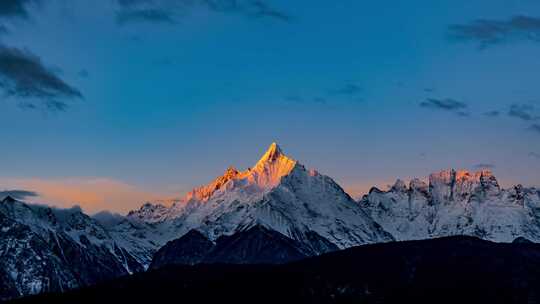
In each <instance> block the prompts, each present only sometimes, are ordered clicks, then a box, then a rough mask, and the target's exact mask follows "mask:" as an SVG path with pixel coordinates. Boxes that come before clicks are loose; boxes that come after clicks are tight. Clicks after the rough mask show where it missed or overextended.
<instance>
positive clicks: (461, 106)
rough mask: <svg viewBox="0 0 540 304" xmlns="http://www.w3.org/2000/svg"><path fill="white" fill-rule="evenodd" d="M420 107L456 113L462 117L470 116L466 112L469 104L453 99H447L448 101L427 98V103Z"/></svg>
mask: <svg viewBox="0 0 540 304" xmlns="http://www.w3.org/2000/svg"><path fill="white" fill-rule="evenodd" d="M420 107H422V108H428V109H435V110H443V111H449V112H454V113H455V114H457V115H459V116H462V117H468V116H470V114H469V113H468V112H467V111H466V109H467V104H465V103H463V102H461V101H457V100H454V99H451V98H446V99H436V98H427V99H426V100H425V101H423V102H421V103H420Z"/></svg>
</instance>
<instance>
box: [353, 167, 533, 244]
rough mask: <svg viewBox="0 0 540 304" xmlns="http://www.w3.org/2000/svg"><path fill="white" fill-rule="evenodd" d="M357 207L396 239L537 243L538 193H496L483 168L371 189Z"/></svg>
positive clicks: (517, 189)
mask: <svg viewBox="0 0 540 304" xmlns="http://www.w3.org/2000/svg"><path fill="white" fill-rule="evenodd" d="M359 203H360V205H361V206H363V207H364V208H365V209H366V210H369V213H370V214H371V216H372V217H373V219H374V220H375V221H377V222H378V223H379V224H380V225H381V226H383V228H384V229H385V230H387V231H388V232H390V233H391V234H392V235H393V236H394V238H395V239H396V240H414V239H427V238H434V237H441V236H451V235H471V236H477V237H480V238H482V239H486V240H492V241H497V242H512V241H513V240H514V239H516V238H518V237H524V238H526V239H529V240H531V241H534V242H540V190H537V189H535V188H524V187H522V186H521V185H518V186H514V187H511V188H509V189H501V187H500V186H499V183H498V182H497V179H496V178H495V176H493V174H492V173H491V172H490V171H487V170H483V171H479V172H472V173H471V172H468V171H463V170H461V171H456V170H445V171H441V172H438V173H433V174H431V175H430V176H429V184H426V183H425V182H423V181H421V180H419V179H413V180H411V182H410V183H409V185H408V186H407V185H406V184H405V183H404V182H403V181H401V180H398V181H397V182H396V183H395V184H394V185H393V186H392V187H391V189H390V190H388V191H381V190H379V189H377V188H372V189H371V191H370V192H369V194H367V195H365V196H364V197H363V198H362V199H361V200H360V202H359Z"/></svg>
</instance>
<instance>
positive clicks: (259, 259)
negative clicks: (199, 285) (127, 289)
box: [150, 225, 338, 269]
mask: <svg viewBox="0 0 540 304" xmlns="http://www.w3.org/2000/svg"><path fill="white" fill-rule="evenodd" d="M309 238H310V241H311V242H312V243H313V244H312V245H306V244H307V242H300V241H297V240H293V239H291V238H289V237H287V236H285V235H283V234H281V233H279V232H276V231H274V230H270V229H267V228H265V227H263V226H259V225H257V226H254V227H251V228H249V229H247V230H245V231H240V232H237V233H235V234H233V235H230V236H221V237H220V238H218V239H217V241H216V242H215V244H214V242H212V241H211V240H210V239H208V238H207V237H206V236H205V235H203V234H202V233H200V232H199V231H197V230H190V231H189V232H188V233H186V234H185V235H183V236H182V237H180V238H178V239H176V240H173V241H170V242H168V243H167V244H166V245H165V246H163V247H161V248H160V249H159V250H158V251H157V252H156V254H155V255H154V258H153V260H152V264H151V265H150V269H157V268H161V267H163V266H167V265H195V264H199V263H205V264H212V263H221V264H280V263H286V262H291V261H296V260H300V259H302V258H305V257H308V256H312V255H314V254H316V252H320V251H321V250H325V251H335V250H337V249H338V248H337V246H335V245H333V244H332V243H329V242H324V241H322V240H321V238H320V237H319V236H318V235H317V234H316V233H311V234H310V235H309ZM315 245H318V246H319V247H317V246H315ZM314 248H315V249H314ZM315 250H316V251H315Z"/></svg>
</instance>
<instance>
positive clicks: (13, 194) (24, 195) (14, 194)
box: [0, 189, 39, 200]
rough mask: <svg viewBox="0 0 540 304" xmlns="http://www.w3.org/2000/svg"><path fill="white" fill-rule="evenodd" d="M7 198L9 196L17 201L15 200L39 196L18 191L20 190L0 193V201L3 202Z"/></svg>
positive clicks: (32, 192)
mask: <svg viewBox="0 0 540 304" xmlns="http://www.w3.org/2000/svg"><path fill="white" fill-rule="evenodd" d="M8 196H11V197H12V198H14V199H17V200H25V199H28V198H32V197H37V196H39V194H38V193H37V192H34V191H29V190H20V189H17V190H4V191H0V200H3V199H5V198H6V197H8Z"/></svg>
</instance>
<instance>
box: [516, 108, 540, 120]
mask: <svg viewBox="0 0 540 304" xmlns="http://www.w3.org/2000/svg"><path fill="white" fill-rule="evenodd" d="M508 116H510V117H514V118H518V119H521V120H525V121H531V120H537V119H539V117H538V115H536V114H535V108H534V106H533V105H529V104H513V105H511V106H510V109H509V110H508Z"/></svg>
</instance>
